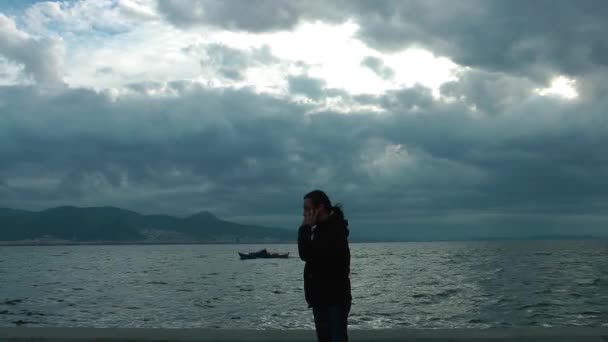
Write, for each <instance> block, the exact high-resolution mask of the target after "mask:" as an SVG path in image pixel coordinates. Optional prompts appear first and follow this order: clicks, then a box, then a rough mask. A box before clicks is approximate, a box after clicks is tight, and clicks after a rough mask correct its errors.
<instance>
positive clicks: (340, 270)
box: [298, 190, 352, 342]
mask: <svg viewBox="0 0 608 342" xmlns="http://www.w3.org/2000/svg"><path fill="white" fill-rule="evenodd" d="M348 233H349V231H348V221H347V220H346V219H345V218H344V213H343V212H342V210H341V208H340V206H339V205H338V206H332V204H331V201H330V200H329V197H327V195H326V194H325V193H324V192H323V191H321V190H315V191H312V192H310V193H308V194H306V196H304V221H303V222H302V225H301V226H300V229H299V232H298V252H299V254H300V258H301V259H302V260H303V261H305V262H306V264H305V265H304V294H305V297H306V302H307V303H308V306H309V307H311V308H312V310H313V315H314V319H315V328H316V332H317V340H318V341H319V342H346V341H348V334H347V318H348V314H349V312H350V307H351V300H352V297H351V289H350V277H349V275H350V249H349V247H348Z"/></svg>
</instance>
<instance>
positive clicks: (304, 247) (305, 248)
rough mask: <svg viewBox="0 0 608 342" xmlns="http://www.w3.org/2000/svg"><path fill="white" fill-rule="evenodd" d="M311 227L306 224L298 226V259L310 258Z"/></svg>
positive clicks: (306, 259) (305, 259)
mask: <svg viewBox="0 0 608 342" xmlns="http://www.w3.org/2000/svg"><path fill="white" fill-rule="evenodd" d="M311 237H312V227H311V226H309V225H306V224H303V225H301V226H300V229H299V230H298V253H299V254H300V259H302V260H304V261H308V260H310V257H311V253H312V239H311Z"/></svg>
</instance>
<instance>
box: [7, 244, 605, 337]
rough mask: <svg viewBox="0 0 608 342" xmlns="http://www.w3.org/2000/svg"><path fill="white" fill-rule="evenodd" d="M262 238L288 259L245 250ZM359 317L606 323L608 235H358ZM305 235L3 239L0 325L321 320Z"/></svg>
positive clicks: (382, 321)
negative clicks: (469, 238) (301, 249)
mask: <svg viewBox="0 0 608 342" xmlns="http://www.w3.org/2000/svg"><path fill="white" fill-rule="evenodd" d="M261 248H268V249H269V250H276V251H285V252H289V253H290V258H288V259H258V260H239V257H238V254H237V253H238V252H239V251H242V252H247V251H255V250H258V249H261ZM351 254H352V259H351V264H352V267H351V269H352V272H351V273H352V274H351V281H352V291H353V305H352V310H351V312H350V317H349V327H350V328H352V329H384V328H414V329H418V328H419V329H446V328H447V329H449V328H481V329H484V328H515V327H572V326H577V327H608V241H509V242H411V243H353V244H351ZM303 266H304V263H303V262H302V261H301V260H300V259H299V258H298V253H297V246H296V245H293V244H286V245H267V246H262V245H128V246H125V245H121V246H110V245H108V246H30V247H27V246H18V247H17V246H8V247H0V326H1V327H11V326H17V325H19V326H32V327H154V328H186V327H187V328H211V329H312V328H313V327H314V324H313V319H312V313H311V310H310V309H309V308H308V307H307V305H306V304H305V301H304V293H303V283H302V270H303Z"/></svg>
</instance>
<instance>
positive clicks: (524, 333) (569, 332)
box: [0, 327, 608, 342]
mask: <svg viewBox="0 0 608 342" xmlns="http://www.w3.org/2000/svg"><path fill="white" fill-rule="evenodd" d="M349 335H350V340H351V342H364V341H366V342H367V341H370V342H371V341H377V342H389V341H407V342H410V341H412V342H413V341H421V342H440V341H451V342H460V341H475V342H486V341H487V342H490V341H492V342H498V341H504V342H507V341H518V342H519V341H524V342H527V341H563V342H608V328H606V329H578V328H555V329H554V328H547V329H510V330H494V329H489V330H468V329H467V330H405V329H398V330H352V331H350V332H349ZM0 341H203V342H212V341H217V342H260V341H276V342H278V341H283V342H291V341H294V342H296V341H315V335H314V331H302V330H207V329H130V328H124V329H123V328H121V329H97V328H27V327H16V328H0Z"/></svg>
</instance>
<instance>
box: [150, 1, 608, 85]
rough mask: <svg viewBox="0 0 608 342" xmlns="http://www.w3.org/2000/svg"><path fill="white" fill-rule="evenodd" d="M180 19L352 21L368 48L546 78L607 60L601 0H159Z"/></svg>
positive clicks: (268, 24)
mask: <svg viewBox="0 0 608 342" xmlns="http://www.w3.org/2000/svg"><path fill="white" fill-rule="evenodd" d="M159 10H160V11H161V13H163V14H164V15H165V16H166V17H167V18H168V19H169V21H170V22H172V23H173V24H175V25H177V26H190V25H193V24H202V25H211V26H216V27H220V28H223V29H228V30H242V31H249V32H257V33H259V32H267V31H276V30H291V29H293V28H294V27H295V26H296V25H297V24H298V23H300V22H303V21H310V22H312V21H315V20H322V21H326V22H334V23H338V22H345V21H347V20H352V21H354V22H355V23H356V24H357V25H358V27H359V30H358V36H359V38H360V39H361V40H363V41H364V42H365V43H366V44H368V45H369V46H370V47H372V48H375V49H378V50H381V51H385V52H394V51H400V50H403V49H405V48H407V47H412V46H413V47H424V48H427V49H429V50H431V51H433V52H434V53H436V54H439V55H443V56H448V57H449V58H451V59H452V60H453V61H455V62H456V63H458V64H460V65H463V66H470V67H475V68H479V69H484V70H488V71H503V72H511V73H517V74H519V75H526V76H529V77H531V78H534V79H537V80H546V79H547V78H548V77H551V76H552V74H553V73H561V74H566V75H570V76H572V75H577V74H582V73H586V72H587V71H589V70H590V69H592V68H593V67H594V66H606V63H607V62H606V60H607V59H606V58H604V57H605V56H606V52H607V51H608V42H607V41H606V39H605V32H606V31H607V30H608V24H607V23H606V20H604V18H605V17H606V15H607V14H608V4H605V3H603V2H600V1H582V2H572V1H567V0H557V1H554V0H540V1H534V2H528V1H525V0H516V1H507V2H501V1H481V0H468V1H457V2H449V3H445V2H444V1H440V0H430V1H428V0H412V1H389V0H386V1H343V0H336V1H325V2H316V1H311V2H302V3H294V2H292V1H263V0H260V1H227V2H224V1H212V0H209V1H207V0H200V1H186V0H173V1H162V2H160V3H159Z"/></svg>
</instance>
